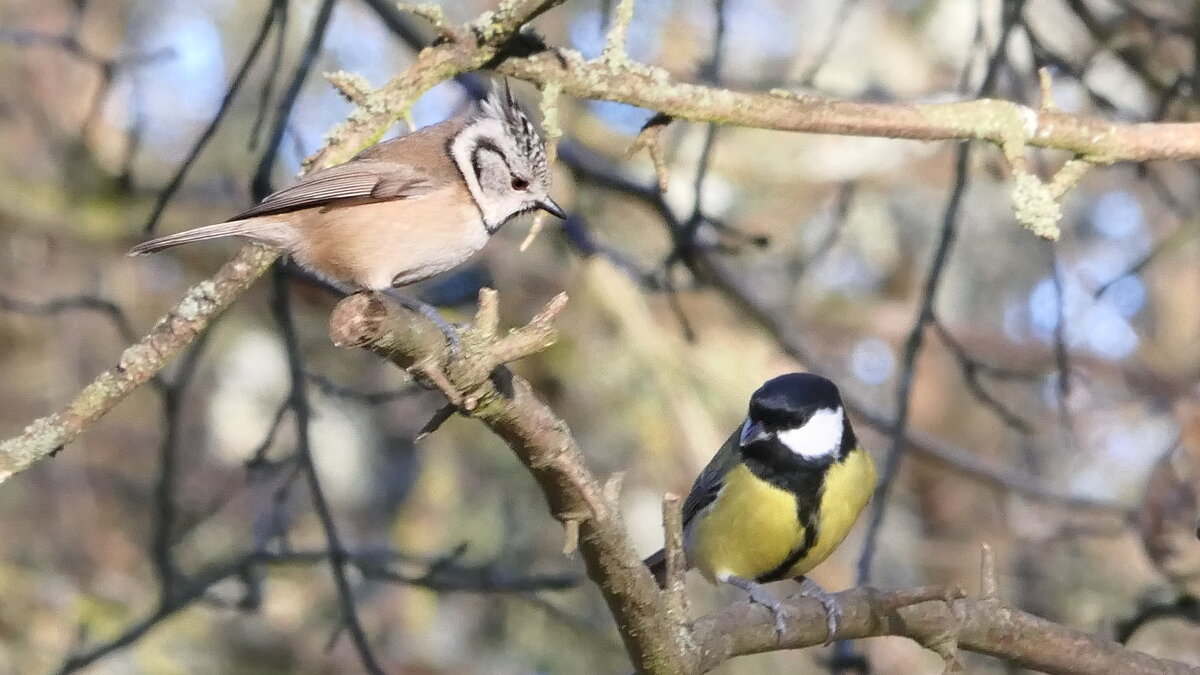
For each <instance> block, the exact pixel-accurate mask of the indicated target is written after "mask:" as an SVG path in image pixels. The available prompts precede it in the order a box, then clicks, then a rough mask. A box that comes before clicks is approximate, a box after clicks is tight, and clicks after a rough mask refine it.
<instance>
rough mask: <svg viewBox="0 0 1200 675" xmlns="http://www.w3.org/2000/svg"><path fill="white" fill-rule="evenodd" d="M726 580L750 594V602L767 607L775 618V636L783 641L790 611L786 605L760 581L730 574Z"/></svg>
mask: <svg viewBox="0 0 1200 675" xmlns="http://www.w3.org/2000/svg"><path fill="white" fill-rule="evenodd" d="M724 581H725V582H726V583H728V584H730V585H732V586H736V587H738V588H740V589H742V590H743V591H746V593H748V594H749V595H750V602H753V603H755V604H758V605H762V606H763V607H766V608H767V609H768V610H770V612H771V616H772V617H773V618H774V619H775V637H776V638H777V639H778V640H780V641H782V640H783V636H784V634H785V633H786V632H787V622H788V613H787V610H786V609H785V608H784V606H783V605H782V604H781V603H780V602H779V601H778V600H776V599H775V596H774V595H771V592H770V591H768V590H767V589H766V587H765V586H763V585H762V584H760V583H757V582H755V581H751V580H749V579H743V578H742V577H735V576H733V575H730V576H728V577H725V579H724Z"/></svg>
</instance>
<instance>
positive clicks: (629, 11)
mask: <svg viewBox="0 0 1200 675" xmlns="http://www.w3.org/2000/svg"><path fill="white" fill-rule="evenodd" d="M632 20H633V0H620V2H618V3H617V8H616V9H615V10H613V17H612V25H611V26H610V27H609V29H608V33H607V34H606V35H605V36H604V50H603V51H601V52H600V60H601V61H603V62H604V63H605V64H607V65H608V66H609V67H611V68H613V69H616V70H622V69H625V67H626V66H628V65H629V55H628V54H627V53H626V51H625V39H626V36H627V35H628V34H629V22H630V21H632Z"/></svg>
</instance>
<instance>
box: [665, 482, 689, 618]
mask: <svg viewBox="0 0 1200 675" xmlns="http://www.w3.org/2000/svg"><path fill="white" fill-rule="evenodd" d="M682 508H683V502H682V500H681V499H680V498H679V495H677V494H675V493H673V492H668V493H667V494H665V495H663V506H662V510H663V530H664V534H665V536H664V540H663V553H664V555H665V558H664V563H665V565H666V572H665V575H664V576H665V578H666V584H665V585H664V589H665V592H666V594H667V609H668V611H669V612H671V614H672V615H674V617H675V619H676V621H677V622H678V623H679V624H683V623H685V622H686V621H687V617H688V613H689V608H688V598H687V589H686V584H685V582H684V578H685V575H686V573H687V561H686V560H685V558H684V553H683V511H682Z"/></svg>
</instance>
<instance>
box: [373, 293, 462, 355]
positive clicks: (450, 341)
mask: <svg viewBox="0 0 1200 675" xmlns="http://www.w3.org/2000/svg"><path fill="white" fill-rule="evenodd" d="M383 293H384V294H385V295H387V296H388V297H389V298H391V299H392V300H395V301H396V304H398V305H400V306H401V307H403V308H405V309H408V310H411V311H414V312H416V313H417V314H420V315H421V316H423V317H425V318H426V319H429V321H430V323H432V324H433V325H435V326H437V329H438V330H439V331H441V332H442V335H444V336H445V337H446V348H447V349H449V351H450V358H456V357H457V356H458V355H459V353H460V350H459V347H460V345H461V342H460V338H459V334H458V329H457V328H455V327H454V325H453V324H451V323H450V322H449V321H446V320H445V319H444V318H442V315H441V313H439V312H438V311H437V308H436V307H434V306H433V305H431V304H429V303H428V302H425V301H424V300H420V299H418V298H414V297H412V296H411V295H404V294H403V293H400V292H399V291H397V290H396V289H394V288H389V289H387V290H385V291H383Z"/></svg>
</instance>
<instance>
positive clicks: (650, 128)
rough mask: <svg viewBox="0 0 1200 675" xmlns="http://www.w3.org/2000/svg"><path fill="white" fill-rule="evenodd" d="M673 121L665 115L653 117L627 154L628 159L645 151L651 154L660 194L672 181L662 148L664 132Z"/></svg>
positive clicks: (634, 140) (639, 133) (660, 114)
mask: <svg viewBox="0 0 1200 675" xmlns="http://www.w3.org/2000/svg"><path fill="white" fill-rule="evenodd" d="M672 119H673V118H672V117H671V116H670V115H664V114H663V113H658V114H656V115H655V116H654V117H651V118H650V119H649V121H647V122H646V123H645V124H644V125H642V130H641V131H639V132H638V135H637V138H635V139H633V145H631V146H629V152H628V153H627V154H626V156H627V157H632V156H633V155H635V154H637V153H638V152H640V151H641V150H643V149H645V150H646V151H648V152H649V153H650V161H652V162H654V175H655V176H656V177H657V178H658V191H659V192H666V191H667V186H668V183H669V180H670V175H669V173H668V170H667V158H666V155H665V153H664V152H663V147H662V132H663V130H665V129H666V128H667V125H668V124H670V123H671V120H672Z"/></svg>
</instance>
